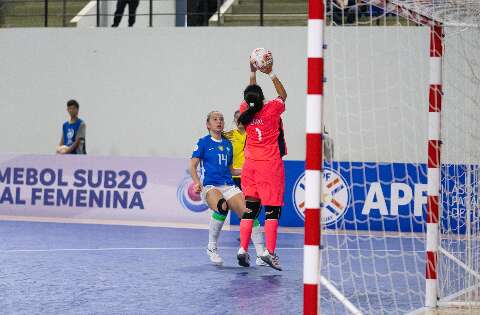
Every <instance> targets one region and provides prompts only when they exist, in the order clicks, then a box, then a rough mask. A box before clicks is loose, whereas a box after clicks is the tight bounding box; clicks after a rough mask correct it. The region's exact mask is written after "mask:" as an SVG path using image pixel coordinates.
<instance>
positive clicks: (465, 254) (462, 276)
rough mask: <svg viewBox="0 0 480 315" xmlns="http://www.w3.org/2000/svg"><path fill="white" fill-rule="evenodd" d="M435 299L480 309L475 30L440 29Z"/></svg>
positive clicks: (478, 36)
mask: <svg viewBox="0 0 480 315" xmlns="http://www.w3.org/2000/svg"><path fill="white" fill-rule="evenodd" d="M444 42H445V57H444V66H443V69H444V82H445V84H444V86H445V87H444V109H443V121H444V124H443V126H442V138H443V147H442V152H443V157H442V160H443V169H442V174H443V176H442V186H441V187H442V191H444V192H448V193H444V194H442V196H443V197H444V199H443V200H442V208H443V212H442V221H441V222H442V224H441V246H442V247H441V251H440V255H439V267H440V268H439V272H440V274H439V289H440V292H439V293H440V301H441V302H447V303H453V304H460V303H461V304H464V305H465V307H468V308H475V309H477V311H479V312H480V309H479V308H477V307H478V306H480V294H479V290H478V285H479V284H480V233H479V232H480V231H479V228H480V208H479V199H478V197H479V184H480V169H479V165H480V134H479V132H478V131H479V130H480V129H479V122H480V54H479V51H480V29H474V28H473V29H470V28H458V27H447V28H445V39H444Z"/></svg>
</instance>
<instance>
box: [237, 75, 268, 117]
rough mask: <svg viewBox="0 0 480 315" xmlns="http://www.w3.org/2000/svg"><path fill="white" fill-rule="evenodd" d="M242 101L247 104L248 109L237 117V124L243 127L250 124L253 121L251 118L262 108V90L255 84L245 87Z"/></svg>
mask: <svg viewBox="0 0 480 315" xmlns="http://www.w3.org/2000/svg"><path fill="white" fill-rule="evenodd" d="M243 99H244V100H245V102H247V105H248V109H247V110H246V111H244V112H243V113H242V114H241V115H240V117H238V122H239V123H241V124H242V125H244V126H247V125H248V124H250V123H251V122H252V120H253V117H254V116H255V114H256V113H258V112H259V111H260V110H261V109H262V108H263V100H264V99H265V97H264V96H263V91H262V88H261V87H260V86H258V85H256V84H252V85H249V86H247V88H246V89H245V91H243Z"/></svg>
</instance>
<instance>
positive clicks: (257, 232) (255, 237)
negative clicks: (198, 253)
mask: <svg viewBox="0 0 480 315" xmlns="http://www.w3.org/2000/svg"><path fill="white" fill-rule="evenodd" d="M239 116H240V111H239V110H237V111H236V112H235V114H234V116H233V117H234V122H235V125H236V128H233V129H232V130H230V131H227V132H224V133H223V136H224V137H225V138H227V139H228V140H230V142H231V143H232V146H233V168H234V169H241V168H242V167H243V162H244V160H245V156H244V153H243V149H244V148H245V141H246V140H247V133H246V132H245V128H244V127H243V126H242V124H238V117H239ZM233 181H234V182H235V185H237V186H238V187H239V188H240V189H241V188H242V185H241V178H240V176H233ZM212 220H213V218H212ZM252 242H253V245H254V246H255V251H256V252H257V259H256V264H257V266H268V265H267V264H266V263H265V262H264V261H263V260H262V259H261V258H260V255H262V254H263V252H264V246H263V234H262V231H261V229H260V223H259V222H258V219H255V221H254V223H253V229H252Z"/></svg>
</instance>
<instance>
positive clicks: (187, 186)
mask: <svg viewBox="0 0 480 315" xmlns="http://www.w3.org/2000/svg"><path fill="white" fill-rule="evenodd" d="M193 186H194V183H193V181H192V179H191V177H190V176H188V177H185V178H184V179H183V180H182V181H181V182H180V184H179V185H178V188H177V199H178V201H179V202H180V204H181V205H182V207H184V208H185V209H187V210H190V211H193V212H203V211H205V210H207V209H208V206H207V205H206V204H205V203H204V202H203V200H202V197H201V196H200V194H197V193H196V192H195V191H194V187H193Z"/></svg>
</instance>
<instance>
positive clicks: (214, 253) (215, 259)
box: [207, 246, 223, 266]
mask: <svg viewBox="0 0 480 315" xmlns="http://www.w3.org/2000/svg"><path fill="white" fill-rule="evenodd" d="M207 255H208V257H209V258H210V261H211V262H212V263H213V264H214V265H216V266H221V265H223V258H222V257H220V255H219V254H218V250H217V247H210V246H209V247H207Z"/></svg>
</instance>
